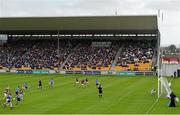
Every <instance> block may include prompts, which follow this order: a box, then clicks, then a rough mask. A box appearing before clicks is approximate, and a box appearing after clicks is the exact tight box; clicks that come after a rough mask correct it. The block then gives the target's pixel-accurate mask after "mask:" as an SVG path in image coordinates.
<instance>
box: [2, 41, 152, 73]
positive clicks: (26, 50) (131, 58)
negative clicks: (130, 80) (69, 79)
mask: <svg viewBox="0 0 180 115" xmlns="http://www.w3.org/2000/svg"><path fill="white" fill-rule="evenodd" d="M78 44H79V45H78ZM77 46H78V47H77ZM121 46H123V48H122V51H121V54H120V56H119V57H118V60H117V64H116V66H121V67H127V66H128V64H136V63H139V62H141V63H148V62H149V60H151V59H152V57H153V48H154V47H155V46H154V45H153V43H151V42H150V41H144V42H142V41H123V42H122V41H121V42H119V41H116V42H112V43H111V44H110V45H109V46H108V47H107V46H104V47H103V46H94V45H93V44H92V41H78V42H74V41H73V42H72V41H71V42H69V41H68V42H67V41H65V40H64V41H63V40H61V41H60V42H59V47H58V42H57V40H50V39H45V40H41V39H29V40H27V39H26V40H25V39H21V40H10V41H8V42H7V43H5V44H4V45H1V46H0V66H3V67H7V68H9V69H10V68H21V67H22V66H24V67H30V68H32V69H43V68H49V69H51V68H55V67H57V68H59V67H60V66H61V65H62V63H63V62H64V61H65V60H66V59H67V57H68V55H69V54H71V55H70V57H69V58H68V60H67V62H66V63H65V65H64V67H63V69H65V70H73V69H74V68H79V69H81V70H88V69H89V68H90V69H95V70H101V68H109V69H110V66H111V65H112V63H113V61H114V60H115V57H116V54H117V52H118V50H119V48H120V47H121ZM75 47H77V48H76V49H75V50H73V49H74V48H75ZM58 48H59V50H58Z"/></svg>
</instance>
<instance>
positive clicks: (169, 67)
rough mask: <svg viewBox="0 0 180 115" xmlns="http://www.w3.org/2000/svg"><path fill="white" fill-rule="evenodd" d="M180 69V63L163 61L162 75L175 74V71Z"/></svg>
mask: <svg viewBox="0 0 180 115" xmlns="http://www.w3.org/2000/svg"><path fill="white" fill-rule="evenodd" d="M178 69H180V64H173V63H172V64H170V63H163V64H162V76H173V74H174V72H175V71H176V73H177V70H178Z"/></svg>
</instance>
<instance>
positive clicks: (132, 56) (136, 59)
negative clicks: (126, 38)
mask: <svg viewBox="0 0 180 115" xmlns="http://www.w3.org/2000/svg"><path fill="white" fill-rule="evenodd" d="M153 47H155V46H153V43H151V41H144V42H142V41H141V42H140V41H131V42H125V43H124V47H123V49H122V53H121V55H120V56H119V57H118V61H117V65H118V66H122V67H128V64H137V63H148V62H149V60H150V59H152V57H153ZM137 66H138V65H137Z"/></svg>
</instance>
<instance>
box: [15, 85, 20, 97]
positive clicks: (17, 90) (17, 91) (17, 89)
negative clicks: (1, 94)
mask: <svg viewBox="0 0 180 115" xmlns="http://www.w3.org/2000/svg"><path fill="white" fill-rule="evenodd" d="M19 90H20V87H19V86H18V87H17V88H16V91H15V93H16V95H17V94H18V93H19Z"/></svg>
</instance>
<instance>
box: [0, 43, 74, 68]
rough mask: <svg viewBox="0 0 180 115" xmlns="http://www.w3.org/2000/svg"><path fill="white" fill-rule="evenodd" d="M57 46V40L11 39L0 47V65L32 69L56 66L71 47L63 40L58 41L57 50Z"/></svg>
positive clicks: (65, 56) (62, 60)
mask: <svg viewBox="0 0 180 115" xmlns="http://www.w3.org/2000/svg"><path fill="white" fill-rule="evenodd" d="M57 47H58V46H57V40H18V41H14V40H12V41H10V42H8V43H7V44H4V45H3V46H1V47H0V50H1V51H0V65H2V66H4V67H7V68H12V67H15V68H21V67H22V66H25V67H30V68H32V69H42V68H54V67H58V66H59V65H60V64H62V63H63V62H64V60H65V59H66V58H67V56H68V55H69V53H70V51H71V47H70V46H69V45H68V43H66V42H65V41H60V43H59V50H57V49H58V48H57ZM58 52H59V53H58Z"/></svg>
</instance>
